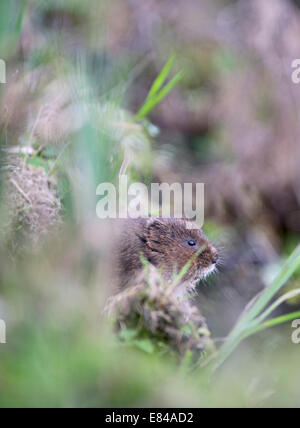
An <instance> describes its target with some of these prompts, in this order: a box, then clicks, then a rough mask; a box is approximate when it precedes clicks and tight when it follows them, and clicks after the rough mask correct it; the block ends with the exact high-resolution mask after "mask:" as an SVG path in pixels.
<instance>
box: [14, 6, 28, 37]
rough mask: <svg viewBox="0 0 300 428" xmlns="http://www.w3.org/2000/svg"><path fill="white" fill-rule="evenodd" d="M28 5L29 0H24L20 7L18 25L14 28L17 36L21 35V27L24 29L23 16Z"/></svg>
mask: <svg viewBox="0 0 300 428" xmlns="http://www.w3.org/2000/svg"><path fill="white" fill-rule="evenodd" d="M26 6H27V0H23V1H22V4H21V7H20V11H19V14H18V17H17V21H16V25H15V28H14V32H15V34H16V35H17V36H19V35H20V33H21V29H22V22H23V18H24V14H25V10H26Z"/></svg>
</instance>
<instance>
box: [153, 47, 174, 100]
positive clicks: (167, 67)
mask: <svg viewBox="0 0 300 428" xmlns="http://www.w3.org/2000/svg"><path fill="white" fill-rule="evenodd" d="M175 58H176V56H175V55H172V56H171V58H170V59H169V61H168V62H167V63H166V65H165V66H164V68H163V69H162V71H161V72H160V73H159V75H158V76H157V78H156V79H155V81H154V83H153V85H152V86H151V89H150V91H149V93H148V96H147V98H146V101H147V100H149V99H150V98H152V97H154V96H155V95H156V94H157V93H158V91H159V90H160V88H161V87H162V85H163V84H164V83H165V80H166V79H167V77H168V75H169V74H170V72H171V70H172V67H173V65H174V62H175Z"/></svg>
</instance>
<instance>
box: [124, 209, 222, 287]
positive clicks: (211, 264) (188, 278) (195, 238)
mask: <svg viewBox="0 0 300 428" xmlns="http://www.w3.org/2000/svg"><path fill="white" fill-rule="evenodd" d="M187 224H188V221H187V220H185V219H177V218H160V217H151V218H138V219H135V220H133V219H128V220H124V221H123V224H122V232H121V236H120V241H119V243H118V273H119V278H120V286H121V288H123V287H125V286H126V285H128V284H129V283H130V281H132V280H133V278H134V277H135V276H136V274H137V273H138V272H139V271H140V270H142V262H141V256H142V257H144V258H145V259H146V260H147V261H148V262H149V263H151V264H152V265H154V266H155V267H157V268H158V269H159V270H160V271H161V272H162V274H163V276H164V278H165V279H166V280H168V281H170V280H171V279H172V278H173V277H174V274H176V273H179V272H181V270H182V268H183V267H184V266H186V265H187V264H188V263H189V267H188V269H187V272H186V273H185V275H184V276H183V278H182V283H183V284H184V286H183V287H182V288H183V290H182V292H181V293H180V294H184V292H185V291H186V290H187V289H188V288H193V287H195V285H196V284H197V283H198V282H199V281H200V280H201V279H203V278H205V277H206V276H207V275H208V274H209V273H211V272H213V271H214V270H215V267H216V263H217V261H218V252H217V250H216V249H215V248H214V246H213V245H212V244H211V242H210V241H209V240H208V239H207V237H206V236H205V235H204V233H203V232H202V230H201V229H200V228H198V227H197V226H196V225H193V227H194V228H193V229H188V227H187Z"/></svg>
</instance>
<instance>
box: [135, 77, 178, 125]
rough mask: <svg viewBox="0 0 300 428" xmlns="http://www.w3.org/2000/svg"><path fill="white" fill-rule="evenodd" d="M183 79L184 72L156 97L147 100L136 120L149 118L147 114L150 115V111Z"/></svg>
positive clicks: (174, 78)
mask: <svg viewBox="0 0 300 428" xmlns="http://www.w3.org/2000/svg"><path fill="white" fill-rule="evenodd" d="M182 77H183V72H179V73H177V74H176V76H174V77H173V79H172V80H170V82H169V83H167V84H166V86H165V87H164V88H163V89H162V90H161V91H160V92H159V93H158V94H156V96H154V97H152V98H149V99H148V100H146V101H145V103H144V105H143V107H142V108H141V109H140V111H139V112H138V113H137V115H136V118H137V119H143V118H144V117H145V116H147V114H148V113H150V111H151V110H153V109H154V107H155V106H156V105H157V104H158V103H159V102H161V101H162V100H163V99H164V98H165V97H166V96H167V95H168V93H169V92H171V91H172V89H173V88H174V87H175V86H176V85H177V84H178V83H179V82H180V80H181V79H182Z"/></svg>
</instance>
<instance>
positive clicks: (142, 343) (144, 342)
mask: <svg viewBox="0 0 300 428" xmlns="http://www.w3.org/2000/svg"><path fill="white" fill-rule="evenodd" d="M134 344H135V346H136V347H137V348H139V349H141V350H142V351H144V352H147V354H153V352H154V349H155V348H154V345H153V343H152V342H151V341H150V340H148V339H140V340H135V341H134Z"/></svg>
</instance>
